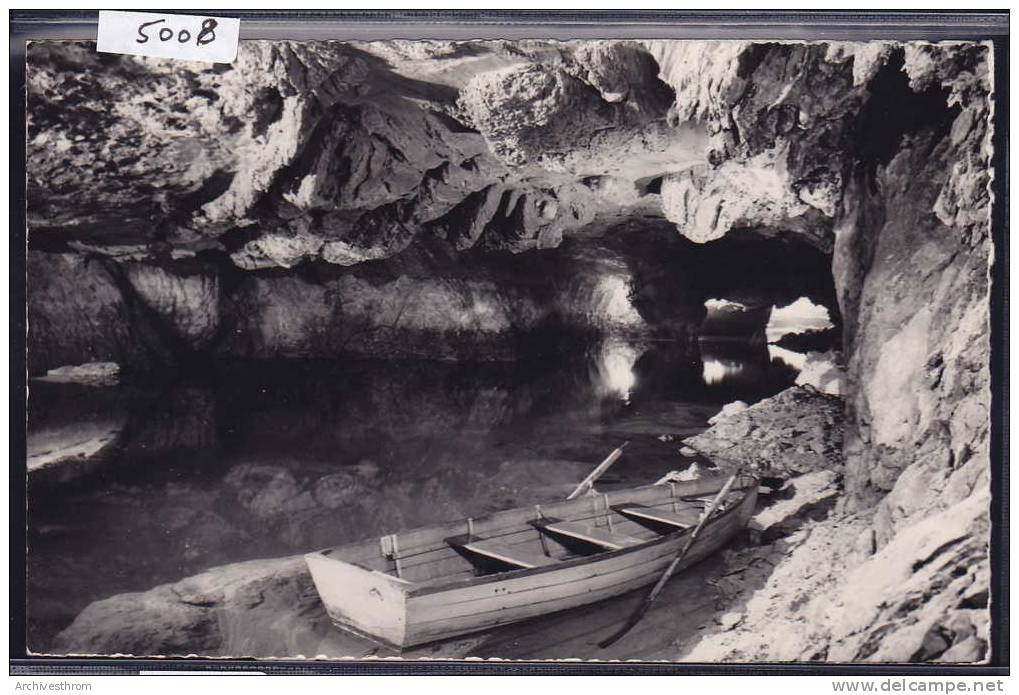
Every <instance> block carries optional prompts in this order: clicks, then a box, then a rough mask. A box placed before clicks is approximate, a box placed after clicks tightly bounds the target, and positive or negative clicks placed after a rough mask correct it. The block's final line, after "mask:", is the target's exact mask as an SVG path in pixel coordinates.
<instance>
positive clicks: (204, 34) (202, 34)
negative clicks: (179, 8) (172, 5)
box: [135, 17, 219, 46]
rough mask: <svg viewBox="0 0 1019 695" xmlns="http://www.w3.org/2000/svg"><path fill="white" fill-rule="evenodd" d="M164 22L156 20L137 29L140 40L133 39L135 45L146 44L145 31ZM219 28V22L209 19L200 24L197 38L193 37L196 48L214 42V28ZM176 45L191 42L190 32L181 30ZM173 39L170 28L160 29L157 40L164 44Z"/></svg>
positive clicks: (163, 20) (146, 36) (146, 35)
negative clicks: (200, 28) (200, 27)
mask: <svg viewBox="0 0 1019 695" xmlns="http://www.w3.org/2000/svg"><path fill="white" fill-rule="evenodd" d="M164 22H166V20H165V19H157V20H156V21H154V22H145V23H144V24H142V25H141V26H140V27H138V36H139V37H140V38H137V39H135V42H136V43H148V42H149V35H148V34H146V33H145V31H144V30H145V29H147V28H149V27H151V26H155V25H156V24H163V23H164ZM217 26H219V22H217V21H216V20H215V19H212V18H211V17H210V18H209V19H206V20H205V21H203V22H202V30H201V31H199V32H198V36H196V37H195V44H196V45H198V46H204V45H206V44H209V43H212V42H213V41H215V40H216V27H217ZM176 35H177V42H178V43H187V42H188V41H190V40H191V32H190V31H188V30H187V29H181V30H180V31H178V32H177V33H176ZM173 37H174V31H173V29H171V28H170V27H161V28H160V30H159V40H160V41H163V42H166V41H170V40H172V39H173Z"/></svg>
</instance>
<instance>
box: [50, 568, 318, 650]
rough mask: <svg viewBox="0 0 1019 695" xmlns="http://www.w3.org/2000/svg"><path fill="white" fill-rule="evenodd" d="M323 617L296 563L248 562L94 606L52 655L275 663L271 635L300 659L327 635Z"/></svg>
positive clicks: (60, 637) (304, 573)
mask: <svg viewBox="0 0 1019 695" xmlns="http://www.w3.org/2000/svg"><path fill="white" fill-rule="evenodd" d="M324 614H325V611H324V610H323V609H322V608H321V603H320V602H319V599H318V595H317V594H316V593H315V591H314V586H313V584H312V582H311V576H310V575H309V574H308V571H307V568H306V566H305V564H304V558H303V557H301V556H296V557H291V558H283V559H278V560H253V561H250V562H242V563H237V564H234V565H227V566H224V567H217V568H215V569H212V570H209V571H207V572H204V573H202V574H199V575H196V576H194V577H189V578H187V579H184V580H182V581H180V582H177V583H175V584H164V585H162V586H158V587H156V588H154V589H150V590H149V591H146V592H142V593H133V594H121V595H118V596H114V597H112V598H108V599H104V600H102V601H97V602H95V603H93V604H91V605H89V606H88V607H87V608H86V609H85V610H84V611H83V612H82V613H81V614H80V615H79V616H78V617H77V618H75V620H74V622H73V623H71V625H70V626H69V627H68V628H67V629H65V630H64V631H63V632H61V633H60V634H59V635H58V636H57V638H56V641H55V643H54V646H53V652H54V653H58V654H83V655H84V654H105V655H109V654H124V655H128V654H129V655H133V656H171V655H179V656H183V655H187V654H205V655H218V656H277V655H278V654H279V651H278V650H279V645H278V644H275V643H272V635H275V634H280V633H288V636H287V639H288V640H289V641H290V643H291V644H293V645H295V647H297V649H296V650H295V651H293V652H289V653H291V654H299V653H302V651H303V650H301V649H300V647H299V646H297V645H301V644H302V642H303V643H304V648H305V649H308V648H309V647H310V648H314V645H316V644H317V643H318V642H319V641H320V640H321V636H322V635H323V634H325V633H327V632H328V630H329V629H330V628H329V627H328V619H327V618H325V615H324ZM302 616H310V617H311V619H310V620H309V619H308V618H305V617H302ZM309 637H310V638H312V640H313V641H312V642H311V643H310V644H309V643H307V640H308V639H309ZM267 643H269V644H268V645H267Z"/></svg>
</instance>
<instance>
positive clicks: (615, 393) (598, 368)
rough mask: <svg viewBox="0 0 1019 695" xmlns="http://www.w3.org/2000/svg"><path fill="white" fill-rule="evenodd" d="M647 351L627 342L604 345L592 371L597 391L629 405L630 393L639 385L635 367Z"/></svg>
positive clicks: (610, 342)
mask: <svg viewBox="0 0 1019 695" xmlns="http://www.w3.org/2000/svg"><path fill="white" fill-rule="evenodd" d="M645 349H646V348H641V347H638V346H635V345H633V344H631V343H628V342H625V341H606V342H604V343H602V345H601V347H600V349H599V350H598V351H597V353H596V358H595V360H594V364H593V365H592V366H593V368H592V370H591V372H592V383H593V384H594V385H595V389H596V391H597V392H598V393H600V394H601V395H603V396H605V397H611V398H618V399H619V400H621V401H623V402H624V403H629V402H630V392H631V391H632V390H633V388H634V386H635V385H636V384H637V375H636V374H635V373H634V371H633V367H634V365H635V364H636V362H637V358H638V357H640V355H641V354H642V353H643V352H644V350H645Z"/></svg>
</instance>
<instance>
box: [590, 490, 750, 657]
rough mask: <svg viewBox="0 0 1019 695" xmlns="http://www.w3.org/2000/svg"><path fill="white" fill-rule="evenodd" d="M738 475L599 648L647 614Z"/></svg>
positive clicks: (630, 628) (605, 645) (616, 639)
mask: <svg viewBox="0 0 1019 695" xmlns="http://www.w3.org/2000/svg"><path fill="white" fill-rule="evenodd" d="M739 474H740V471H739V470H737V471H736V472H735V473H733V474H732V477H731V478H729V479H728V480H727V481H725V485H723V486H722V489H721V490H719V491H718V494H717V495H715V499H713V500H711V504H709V505H708V508H707V510H706V511H705V512H704V516H702V517H701V520H700V521H698V522H697V526H695V527H694V530H693V533H691V534H690V537H689V538H688V539H687V541H686V543H685V544H684V545H683V549H682V550H680V551H679V554H677V555H676V557H674V558H673V559H672V562H670V563H669V566H668V567H666V568H665V571H664V572H663V573H662V576H661V577H659V578H658V583H657V584H655V586H654V588H653V589H651V591H650V592H649V593H648V595H647V596H646V597H644V601H643V602H642V603H641V604H640V605H639V606H638V607H637V610H636V611H634V612H633V615H631V616H630V619H629V620H627V621H626V624H625V625H623V627H622V628H621V629H620V630H619V631H618V632H616V633H615V634H613V635H612V636H611V637H609V638H607V639H605V640H602V641H601V642H599V643H598V646H599V647H601V648H602V649H604V648H605V647H608V646H610V645H612V644H615V643H616V642H617V641H618V640H619V638H621V637H622V636H623V635H625V634H626V633H627V632H629V631H630V630H632V629H633V626H634V625H636V624H637V623H639V622H640V619H641V618H643V617H644V614H645V613H647V610H648V608H650V607H651V604H652V603H654V600H655V599H656V598H658V594H660V593H661V591H662V589H663V588H665V583H666V582H668V581H669V578H670V577H672V573H673V572H675V571H676V567H678V566H679V563H680V562H682V561H683V558H685V557H686V554H687V553H688V552H689V551H690V548H691V547H692V546H693V544H694V541H696V540H697V535H698V534H699V533H700V532H701V529H702V528H704V524H706V523H707V522H708V519H710V518H711V515H712V514H714V513H715V510H716V509H717V508H718V505H719V504H721V502H722V500H724V499H725V496H726V495H728V494H729V490H731V489H732V486H733V485H734V484H735V483H736V478H738V477H739Z"/></svg>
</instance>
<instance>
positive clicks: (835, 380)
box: [796, 350, 845, 396]
mask: <svg viewBox="0 0 1019 695" xmlns="http://www.w3.org/2000/svg"><path fill="white" fill-rule="evenodd" d="M841 361H842V358H841V355H839V354H838V353H837V352H835V351H831V350H830V351H828V352H825V353H820V352H808V353H807V360H806V362H805V363H804V365H803V369H801V370H800V373H799V374H798V375H797V376H796V385H797V386H812V387H813V388H815V389H817V390H818V391H820V392H821V393H826V394H828V395H829V396H841V395H843V394H842V391H843V380H844V379H845V370H844V369H843V368H842V366H841Z"/></svg>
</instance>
